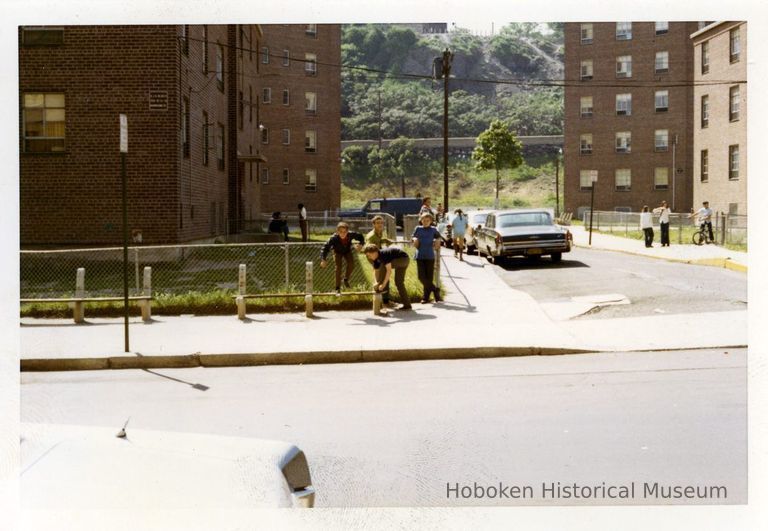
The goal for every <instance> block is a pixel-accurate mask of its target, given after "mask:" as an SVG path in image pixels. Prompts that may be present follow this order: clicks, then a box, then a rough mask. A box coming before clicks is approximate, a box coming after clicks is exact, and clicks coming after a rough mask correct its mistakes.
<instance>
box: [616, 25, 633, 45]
mask: <svg viewBox="0 0 768 531" xmlns="http://www.w3.org/2000/svg"><path fill="white" fill-rule="evenodd" d="M631 38H632V23H631V22H617V23H616V40H617V41H628V40H630V39H631Z"/></svg>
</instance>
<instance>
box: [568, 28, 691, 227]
mask: <svg viewBox="0 0 768 531" xmlns="http://www.w3.org/2000/svg"><path fill="white" fill-rule="evenodd" d="M697 29H698V25H697V23H696V22H634V23H633V22H595V23H566V24H565V80H566V88H565V127H564V129H565V131H564V157H565V181H564V196H565V209H566V210H567V211H571V212H574V213H575V214H577V215H578V214H580V213H581V212H583V211H584V210H586V209H588V208H589V206H590V194H591V181H592V178H594V177H596V178H597V184H596V186H595V209H597V210H620V211H638V210H640V209H641V208H642V207H643V205H649V206H656V205H658V204H659V203H660V202H661V201H662V200H666V201H667V202H669V203H670V204H674V209H675V210H677V211H687V210H688V209H690V208H691V205H692V198H693V186H692V185H693V183H692V178H693V134H692V124H693V87H692V78H693V46H692V44H691V42H690V35H691V34H692V33H693V32H695V31H696V30H697Z"/></svg>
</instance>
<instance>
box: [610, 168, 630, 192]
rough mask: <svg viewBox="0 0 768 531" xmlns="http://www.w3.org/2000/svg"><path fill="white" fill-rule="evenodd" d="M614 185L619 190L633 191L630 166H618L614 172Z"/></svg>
mask: <svg viewBox="0 0 768 531" xmlns="http://www.w3.org/2000/svg"><path fill="white" fill-rule="evenodd" d="M614 186H615V189H616V191H617V192H629V191H631V190H632V170H631V169H629V168H616V171H615V173H614Z"/></svg>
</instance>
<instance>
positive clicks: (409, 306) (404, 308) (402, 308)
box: [395, 304, 413, 311]
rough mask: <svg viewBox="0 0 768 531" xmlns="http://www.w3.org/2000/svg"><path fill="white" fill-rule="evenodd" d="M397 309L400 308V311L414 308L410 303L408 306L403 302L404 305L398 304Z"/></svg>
mask: <svg viewBox="0 0 768 531" xmlns="http://www.w3.org/2000/svg"><path fill="white" fill-rule="evenodd" d="M395 310H398V311H408V310H413V306H411V305H410V304H409V305H408V306H406V305H405V304H402V305H400V306H398V307H397V308H395Z"/></svg>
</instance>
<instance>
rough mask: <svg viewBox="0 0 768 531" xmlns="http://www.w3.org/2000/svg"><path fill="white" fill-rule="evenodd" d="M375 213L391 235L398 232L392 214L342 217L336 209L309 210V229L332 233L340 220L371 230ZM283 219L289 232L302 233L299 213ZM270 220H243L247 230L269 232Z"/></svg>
mask: <svg viewBox="0 0 768 531" xmlns="http://www.w3.org/2000/svg"><path fill="white" fill-rule="evenodd" d="M375 215H380V216H381V217H383V218H384V225H385V229H386V231H387V234H389V235H390V237H391V238H393V237H394V235H395V234H397V225H396V224H395V218H394V216H391V215H389V214H369V215H368V216H366V217H362V218H347V217H345V218H342V217H340V216H338V215H337V214H336V212H335V211H325V212H308V213H307V229H308V231H309V234H315V235H326V234H331V233H333V231H335V230H336V225H337V224H338V223H339V222H340V221H344V222H346V223H348V224H349V225H350V228H352V230H357V231H365V232H367V231H369V230H371V228H372V227H373V225H372V223H371V219H373V217H374V216H375ZM282 219H284V220H285V221H286V222H287V223H288V230H289V234H292V235H294V236H296V235H301V229H300V227H299V215H298V213H295V214H294V213H290V214H284V215H283V216H282ZM270 221H271V216H270V215H268V214H263V215H261V216H259V217H258V218H257V219H253V220H248V221H245V222H243V229H244V231H245V232H255V233H267V230H268V227H269V222H270Z"/></svg>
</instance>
